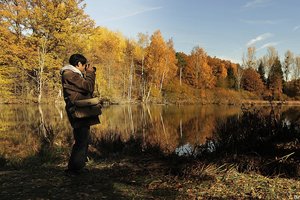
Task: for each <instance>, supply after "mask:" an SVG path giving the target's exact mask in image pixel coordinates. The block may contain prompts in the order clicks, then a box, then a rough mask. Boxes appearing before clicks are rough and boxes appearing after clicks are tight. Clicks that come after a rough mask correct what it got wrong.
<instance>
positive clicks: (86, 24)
mask: <svg viewBox="0 0 300 200" xmlns="http://www.w3.org/2000/svg"><path fill="white" fill-rule="evenodd" d="M0 6H1V9H0V12H1V15H0V16H1V17H0V18H1V19H0V21H1V30H0V31H1V35H2V33H3V35H4V38H1V41H4V40H7V41H8V40H9V41H11V42H8V43H7V44H6V45H5V46H4V47H5V49H7V50H8V49H10V51H11V52H10V53H9V52H8V51H6V50H4V51H3V50H1V53H0V55H2V57H3V61H4V62H3V63H1V67H2V66H5V67H6V68H7V69H8V71H9V70H14V71H16V72H19V73H17V74H18V76H16V77H14V78H13V82H14V85H18V86H19V87H18V88H19V89H18V90H15V92H14V94H16V95H17V94H18V93H20V92H18V91H22V93H21V94H23V95H24V93H23V92H24V91H26V93H27V92H29V91H30V93H31V91H33V95H34V96H36V95H37V94H41V92H42V91H45V92H46V93H49V94H52V93H53V92H54V91H55V93H56V92H58V90H59V89H58V87H59V88H60V84H59V81H58V80H59V72H58V71H59V70H58V69H59V68H60V67H61V66H62V65H63V61H64V60H66V59H67V57H68V56H69V54H70V53H71V52H72V53H73V52H74V50H75V48H74V47H76V41H77V40H76V39H75V38H78V37H84V35H86V34H87V33H88V30H89V29H90V28H92V27H93V25H94V22H93V21H92V20H91V19H90V18H89V17H88V16H87V15H86V14H84V11H83V9H84V4H83V1H82V0H70V1H63V0H58V1H47V0H28V1H25V0H12V1H5V0H1V1H0ZM41 58H42V59H41ZM41 61H42V62H41ZM41 69H43V70H41ZM20 80H21V81H20ZM27 83H28V84H27ZM43 85H45V86H44V88H42V86H43ZM58 85H59V86H58ZM21 86H27V87H28V88H26V89H25V90H24V89H23V87H21Z"/></svg>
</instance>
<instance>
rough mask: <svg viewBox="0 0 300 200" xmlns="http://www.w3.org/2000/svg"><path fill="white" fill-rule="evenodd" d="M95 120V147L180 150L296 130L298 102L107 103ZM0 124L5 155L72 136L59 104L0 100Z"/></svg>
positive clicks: (66, 142)
mask: <svg viewBox="0 0 300 200" xmlns="http://www.w3.org/2000/svg"><path fill="white" fill-rule="evenodd" d="M100 120H101V124H99V125H95V126H93V127H92V128H91V140H92V141H93V142H92V144H93V143H95V147H96V148H97V147H99V145H101V144H103V140H105V141H107V140H109V141H110V142H111V143H114V140H119V141H120V142H123V143H126V142H127V141H131V140H136V141H139V142H140V146H141V148H142V150H143V149H147V148H148V147H156V148H159V149H160V150H161V151H162V152H163V153H165V154H172V153H173V154H177V155H179V156H182V155H190V154H193V153H195V149H197V151H198V152H203V151H205V152H213V151H216V149H217V148H218V147H219V148H229V149H231V148H233V146H232V145H234V148H241V149H243V148H244V147H245V145H244V143H245V140H253V141H252V143H253V144H256V143H257V141H261V140H264V139H267V138H268V137H271V136H272V137H273V135H276V134H277V132H278V135H280V134H282V132H286V131H288V132H292V133H293V134H298V130H299V128H298V127H299V124H300V107H275V108H271V107H270V106H269V107H249V108H241V107H235V106H224V105H223V106H213V105H211V106H195V105H184V106H175V105H148V106H147V105H113V106H108V107H105V108H104V109H103V114H102V115H101V117H100ZM0 124H1V126H0V143H1V147H0V155H2V157H4V158H6V159H10V158H14V159H24V158H26V157H29V156H32V155H34V154H36V152H38V151H39V150H40V149H41V147H42V146H43V145H45V144H48V145H51V146H55V147H66V148H69V147H70V146H71V145H72V142H73V139H72V137H73V136H72V129H71V127H70V125H69V122H68V119H67V116H66V112H65V110H64V105H42V106H41V107H39V106H38V105H0ZM43 125H45V126H43ZM44 127H45V128H46V129H44ZM276 131H277V132H276ZM296 132H297V133H296ZM298 136H299V134H298ZM298 136H297V137H298ZM292 137H294V135H293V136H292ZM101 141H102V143H101ZM246 143H247V144H252V143H251V141H249V142H247V141H246ZM123 146H124V145H123ZM246 146H247V145H246ZM100 149H102V150H103V149H104V147H103V146H102V148H100ZM203 149H204V150H203Z"/></svg>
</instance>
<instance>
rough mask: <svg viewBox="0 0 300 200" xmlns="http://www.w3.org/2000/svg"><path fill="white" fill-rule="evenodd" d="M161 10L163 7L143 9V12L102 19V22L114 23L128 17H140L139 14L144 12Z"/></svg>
mask: <svg viewBox="0 0 300 200" xmlns="http://www.w3.org/2000/svg"><path fill="white" fill-rule="evenodd" d="M162 8H163V7H151V8H146V9H143V10H139V11H135V12H132V13H128V14H126V15H122V16H117V17H112V18H108V19H104V20H103V21H115V20H120V19H125V18H128V17H133V16H136V15H140V14H142V13H145V12H150V11H154V10H160V9H162Z"/></svg>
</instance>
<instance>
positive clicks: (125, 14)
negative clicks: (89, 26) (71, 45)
mask: <svg viewBox="0 0 300 200" xmlns="http://www.w3.org/2000/svg"><path fill="white" fill-rule="evenodd" d="M85 3H86V8H85V12H86V13H87V14H88V15H90V17H91V18H92V19H94V20H95V22H96V25H97V26H102V27H107V28H108V29H110V30H112V31H119V32H121V33H122V34H123V35H124V36H125V37H128V38H133V39H137V34H138V33H148V34H149V35H152V34H153V32H154V31H156V30H160V31H161V33H162V35H163V37H164V39H165V40H166V41H167V40H169V39H170V38H172V39H173V41H174V48H175V50H176V51H178V52H184V53H186V54H190V52H191V51H192V49H193V47H195V46H199V47H201V48H204V49H205V51H206V52H207V54H208V55H210V56H212V57H214V56H216V57H218V58H222V59H226V60H231V61H233V62H238V63H241V60H242V56H243V54H246V52H247V48H248V47H250V46H255V48H256V57H257V58H260V57H262V56H263V55H265V54H266V53H267V47H268V46H273V47H275V48H276V49H277V51H278V54H279V56H280V58H281V59H283V58H284V54H285V52H286V51H287V50H290V51H292V52H293V53H294V54H295V55H299V56H300V12H299V8H300V0H185V1H184V0H85Z"/></svg>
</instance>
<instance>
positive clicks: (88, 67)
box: [85, 64, 96, 72]
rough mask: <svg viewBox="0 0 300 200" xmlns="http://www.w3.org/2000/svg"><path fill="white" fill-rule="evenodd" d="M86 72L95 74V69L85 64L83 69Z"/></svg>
mask: <svg viewBox="0 0 300 200" xmlns="http://www.w3.org/2000/svg"><path fill="white" fill-rule="evenodd" d="M85 71H86V72H96V67H92V66H91V65H90V64H87V65H86V67H85Z"/></svg>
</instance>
